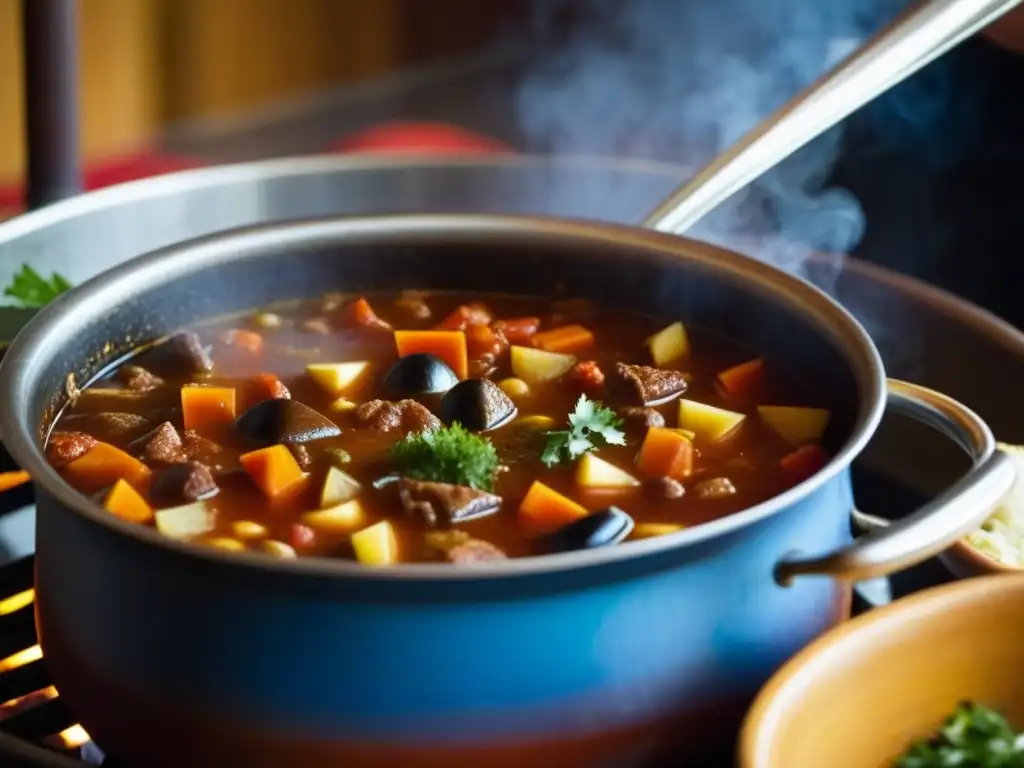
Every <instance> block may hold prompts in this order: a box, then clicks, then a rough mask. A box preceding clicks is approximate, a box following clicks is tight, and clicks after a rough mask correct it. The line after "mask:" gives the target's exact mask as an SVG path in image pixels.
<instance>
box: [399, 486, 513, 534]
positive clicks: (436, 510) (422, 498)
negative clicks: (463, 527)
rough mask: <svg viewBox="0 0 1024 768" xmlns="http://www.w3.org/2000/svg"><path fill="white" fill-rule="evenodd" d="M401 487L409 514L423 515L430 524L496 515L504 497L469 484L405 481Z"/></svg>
mask: <svg viewBox="0 0 1024 768" xmlns="http://www.w3.org/2000/svg"><path fill="white" fill-rule="evenodd" d="M397 486H398V498H399V499H401V501H402V507H404V508H405V511H406V512H408V513H410V514H414V515H419V516H420V517H422V518H423V520H424V521H425V522H426V523H427V525H438V524H439V523H441V524H447V525H452V524H454V523H464V522H466V521H467V520H475V519H477V518H478V517H484V516H486V515H490V514H493V513H494V512H497V511H498V509H499V508H500V507H501V497H500V496H496V495H495V494H493V493H488V492H487V491H480V490H477V489H476V488H470V487H469V486H466V485H452V484H451V483H432V482H426V481H423V480H412V479H409V478H402V479H401V480H399V481H398V483H397Z"/></svg>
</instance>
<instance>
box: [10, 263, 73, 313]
mask: <svg viewBox="0 0 1024 768" xmlns="http://www.w3.org/2000/svg"><path fill="white" fill-rule="evenodd" d="M69 290H71V283H69V282H68V281H67V279H66V278H64V277H62V276H61V275H59V274H57V273H56V272H54V273H53V274H51V275H50V279H49V280H47V279H46V278H44V277H43V276H42V275H40V274H39V273H38V272H36V271H35V270H34V269H32V267H30V266H29V265H28V264H22V265H21V271H20V272H18V273H16V274H15V275H14V279H13V280H11V284H10V285H9V286H7V288H5V289H4V296H9V297H11V298H12V299H15V300H16V301H17V302H18V306H20V307H26V308H27V307H31V308H38V307H44V306H46V305H47V304H49V303H50V302H51V301H53V300H54V299H55V298H57V297H58V296H60V295H61V294H62V293H64V292H65V291H69Z"/></svg>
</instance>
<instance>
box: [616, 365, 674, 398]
mask: <svg viewBox="0 0 1024 768" xmlns="http://www.w3.org/2000/svg"><path fill="white" fill-rule="evenodd" d="M615 375H616V379H617V382H616V384H617V388H618V389H620V390H622V391H623V392H625V393H628V394H629V395H630V396H631V397H632V398H633V399H635V400H638V401H639V402H640V404H641V405H655V404H657V403H663V402H665V401H666V400H671V399H672V398H673V397H676V396H678V395H681V394H682V393H683V392H685V391H686V386H687V379H688V377H687V375H686V374H684V373H682V372H680V371H663V370H662V369H660V368H654V367H652V366H650V365H628V364H626V363H616V364H615Z"/></svg>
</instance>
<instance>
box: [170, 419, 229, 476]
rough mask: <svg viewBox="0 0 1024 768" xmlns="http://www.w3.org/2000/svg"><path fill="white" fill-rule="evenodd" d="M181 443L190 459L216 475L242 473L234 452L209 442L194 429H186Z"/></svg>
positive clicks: (211, 441)
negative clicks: (206, 467)
mask: <svg viewBox="0 0 1024 768" xmlns="http://www.w3.org/2000/svg"><path fill="white" fill-rule="evenodd" d="M181 441H182V443H183V445H184V446H185V455H186V456H187V457H188V459H190V460H191V461H198V462H200V463H202V464H205V465H206V466H208V467H209V468H210V471H211V472H212V473H213V474H214V475H218V476H221V475H230V474H234V473H236V472H241V471H242V466H241V464H239V463H238V455H237V454H236V453H235V452H234V451H229V450H228V449H226V448H224V447H222V446H220V445H218V444H217V443H215V442H213V440H208V439H207V438H205V437H203V436H202V435H200V434H199V433H198V432H196V431H195V430H193V429H186V430H185V432H184V433H183V434H182V439H181Z"/></svg>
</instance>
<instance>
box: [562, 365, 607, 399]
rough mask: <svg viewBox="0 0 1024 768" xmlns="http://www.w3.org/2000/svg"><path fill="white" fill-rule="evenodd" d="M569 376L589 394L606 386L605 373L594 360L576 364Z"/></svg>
mask: <svg viewBox="0 0 1024 768" xmlns="http://www.w3.org/2000/svg"><path fill="white" fill-rule="evenodd" d="M569 376H570V378H571V379H572V381H574V382H576V383H577V384H578V385H579V386H580V387H581V388H582V389H584V390H585V391H587V392H593V391H594V390H595V389H600V388H601V387H603V386H604V371H602V370H601V369H600V368H599V367H598V365H597V363H595V362H594V361H593V360H584V361H583V362H580V363H576V365H574V366H573V367H572V370H571V371H570V372H569Z"/></svg>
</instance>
